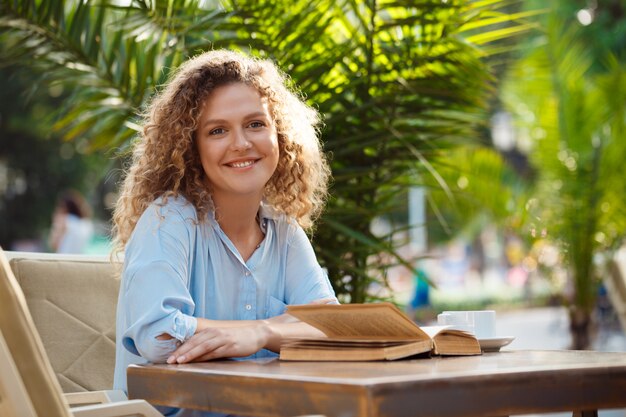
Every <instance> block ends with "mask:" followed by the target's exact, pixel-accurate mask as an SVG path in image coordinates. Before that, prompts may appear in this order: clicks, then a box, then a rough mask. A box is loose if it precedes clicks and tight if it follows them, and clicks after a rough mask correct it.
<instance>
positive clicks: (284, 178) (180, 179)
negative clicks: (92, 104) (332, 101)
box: [113, 50, 330, 250]
mask: <svg viewBox="0 0 626 417" xmlns="http://www.w3.org/2000/svg"><path fill="white" fill-rule="evenodd" d="M231 83H245V84H246V85H249V86H251V87H254V88H255V89H257V90H258V91H259V93H260V94H261V96H262V97H264V98H265V99H266V100H267V101H268V104H269V108H270V114H271V116H272V118H273V121H274V123H275V125H276V130H277V133H278V146H279V161H278V166H277V168H276V171H275V172H274V174H273V175H272V177H271V178H270V180H269V181H268V183H267V184H266V186H265V190H264V200H265V201H266V202H267V203H268V204H270V205H272V206H273V207H274V208H275V209H276V210H278V211H279V212H282V213H284V214H286V215H287V216H289V217H292V218H294V219H296V221H297V222H298V223H299V224H300V225H301V226H302V227H304V228H310V227H311V226H313V222H314V220H315V219H316V218H317V216H319V214H320V212H321V210H322V208H323V205H324V203H325V199H326V194H327V188H328V179H329V175H330V170H329V168H328V164H327V162H326V159H325V157H324V154H323V152H322V150H321V144H320V140H319V137H318V133H319V132H318V125H319V122H320V118H319V115H318V112H317V111H315V110H314V109H312V108H311V107H309V106H308V105H306V104H305V103H304V101H303V100H302V99H301V98H300V97H299V96H298V95H297V93H294V92H293V91H291V90H290V89H289V88H288V87H287V77H286V76H285V75H284V74H283V73H282V72H281V71H280V70H279V69H278V68H277V67H276V66H275V65H274V64H273V63H272V62H270V61H268V60H261V59H256V58H252V57H249V56H246V55H243V54H240V53H237V52H233V51H224V50H220V51H210V52H205V53H203V54H201V55H199V56H196V57H194V58H192V59H190V60H188V61H186V62H185V63H183V64H182V65H181V66H180V67H179V69H178V70H177V71H175V73H174V74H173V75H172V76H171V77H170V79H169V81H168V82H167V84H166V85H165V87H164V89H163V90H162V91H161V92H160V93H159V94H157V95H156V96H155V97H154V98H153V100H152V101H151V103H150V105H149V107H148V109H147V111H146V112H145V114H144V115H143V118H144V123H143V130H142V133H141V134H140V135H139V137H138V138H137V140H136V141H135V142H134V143H133V158H132V164H131V166H130V168H129V170H128V172H127V175H126V177H125V179H124V182H123V185H122V188H121V192H120V196H119V199H118V201H117V205H116V207H115V212H114V214H113V222H114V229H113V233H114V236H115V246H116V248H117V249H118V250H123V248H124V247H125V245H126V243H127V242H128V239H129V238H130V235H131V233H132V231H133V229H134V228H135V225H136V224H137V221H138V220H139V217H140V216H141V214H142V213H143V212H144V211H145V210H146V208H147V207H148V206H149V205H150V204H151V203H152V202H153V201H154V200H155V199H157V198H158V197H161V196H162V197H164V198H165V199H167V198H168V197H175V196H178V195H182V196H183V197H185V198H186V199H187V200H188V201H189V202H190V203H191V204H193V205H194V207H195V208H196V211H197V212H198V219H205V218H206V214H207V213H208V212H209V211H210V210H211V209H212V208H213V207H212V202H211V201H212V200H211V198H210V195H211V190H210V188H208V187H207V183H206V179H205V173H204V170H203V168H202V165H201V163H200V157H199V155H198V152H197V148H196V141H195V132H196V128H197V126H198V118H199V116H200V113H201V112H202V105H203V103H204V102H205V100H206V99H207V98H208V97H209V95H210V94H211V93H212V91H214V90H215V89H216V88H217V87H220V86H224V85H227V84H231Z"/></svg>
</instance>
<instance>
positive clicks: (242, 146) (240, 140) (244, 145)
mask: <svg viewBox="0 0 626 417" xmlns="http://www.w3.org/2000/svg"><path fill="white" fill-rule="evenodd" d="M251 147H252V143H250V141H249V140H248V138H247V137H246V133H245V132H244V131H243V129H235V130H234V131H233V138H232V142H231V148H232V149H233V150H235V151H245V150H247V149H250V148H251Z"/></svg>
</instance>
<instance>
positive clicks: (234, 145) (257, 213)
mask: <svg viewBox="0 0 626 417" xmlns="http://www.w3.org/2000/svg"><path fill="white" fill-rule="evenodd" d="M318 120H319V119H318V115H317V113H316V112H315V111H314V110H313V109H311V108H310V107H308V106H307V105H306V104H304V102H303V101H302V100H300V99H299V98H298V96H296V95H295V94H294V93H293V92H291V91H289V89H288V88H286V78H285V76H283V75H282V74H281V73H280V72H279V71H278V69H277V68H276V67H275V66H274V65H273V64H272V63H271V62H269V61H264V60H257V59H253V58H250V57H247V56H244V55H241V54H239V53H235V52H229V51H211V52H207V53H204V54H202V55H200V56H198V57H195V58H193V59H191V60H189V61H187V62H186V63H184V64H183V65H182V66H181V68H180V69H179V70H178V71H177V72H176V74H174V76H173V77H172V78H171V80H170V81H169V82H168V84H167V85H166V86H165V88H164V90H163V91H162V92H161V93H160V95H158V96H157V97H156V98H155V99H154V101H153V102H152V103H151V105H150V108H149V111H148V112H147V114H146V115H145V124H144V128H143V133H142V137H141V138H140V139H141V140H139V141H138V142H137V143H136V144H135V148H134V159H133V163H132V166H131V167H130V170H129V172H128V175H127V177H126V179H125V181H124V184H123V188H122V192H121V196H120V198H119V201H118V204H117V207H116V211H115V215H114V222H115V232H116V243H117V247H118V248H119V249H124V250H125V262H124V270H123V274H122V284H121V288H120V297H119V303H118V312H117V336H118V337H117V351H116V352H117V357H116V371H115V387H116V388H118V389H125V387H126V367H127V366H128V365H129V364H131V363H144V362H147V361H151V362H168V363H186V362H190V361H204V360H209V359H214V358H224V357H248V356H250V355H254V357H263V356H276V353H274V352H277V351H278V349H279V347H280V343H281V340H282V339H283V338H285V337H290V336H291V337H293V336H302V337H311V336H323V334H321V332H319V331H318V330H316V329H314V328H313V327H311V326H308V325H306V324H305V323H302V322H298V321H297V320H295V319H293V318H291V317H289V316H287V315H285V314H284V311H285V307H286V305H288V304H304V303H325V302H336V298H335V295H334V292H333V290H332V287H331V286H330V283H329V281H328V278H327V276H326V274H325V273H324V271H323V270H322V268H321V267H320V266H319V264H318V263H317V261H316V259H315V255H314V253H313V249H312V247H311V244H310V242H309V240H308V238H307V237H306V235H305V233H304V230H303V228H309V227H311V226H312V225H313V221H314V219H315V218H316V216H317V215H318V214H319V212H320V210H321V209H322V205H323V203H324V199H325V196H326V187H327V180H328V176H329V170H328V166H327V163H326V161H325V159H324V157H323V154H322V152H321V150H320V143H319V139H318V136H317V130H316V125H317V123H318Z"/></svg>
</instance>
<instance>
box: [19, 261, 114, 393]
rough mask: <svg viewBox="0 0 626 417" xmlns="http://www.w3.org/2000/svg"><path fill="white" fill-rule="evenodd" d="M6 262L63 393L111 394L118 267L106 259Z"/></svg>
mask: <svg viewBox="0 0 626 417" xmlns="http://www.w3.org/2000/svg"><path fill="white" fill-rule="evenodd" d="M7 256H8V258H9V263H10V266H11V269H12V270H13V272H14V274H15V276H16V279H17V282H18V283H19V285H20V287H21V288H22V291H23V293H24V295H25V298H26V302H27V304H28V308H29V310H30V312H31V315H32V317H33V320H34V323H35V326H36V327H37V330H38V332H39V334H40V336H41V340H42V341H43V346H44V348H45V350H46V353H47V354H48V357H49V359H50V363H51V364H52V368H53V369H54V371H55V374H56V376H57V378H58V380H59V383H60V384H61V388H62V389H63V391H64V392H80V391H97V390H109V389H111V388H112V387H113V373H114V369H115V309H116V304H117V296H118V291H119V285H120V280H119V277H118V276H119V269H118V268H119V265H117V264H112V263H111V262H110V260H109V258H108V257H107V256H86V255H58V254H35V253H24V252H7Z"/></svg>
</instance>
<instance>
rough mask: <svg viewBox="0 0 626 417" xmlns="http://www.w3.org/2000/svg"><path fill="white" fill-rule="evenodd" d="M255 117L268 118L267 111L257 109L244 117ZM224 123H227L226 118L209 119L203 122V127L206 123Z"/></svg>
mask: <svg viewBox="0 0 626 417" xmlns="http://www.w3.org/2000/svg"><path fill="white" fill-rule="evenodd" d="M254 117H263V118H266V119H267V118H268V116H267V113H264V112H261V111H257V112H254V113H250V114H248V115H246V116H245V117H244V119H252V118H254ZM224 123H227V121H226V120H225V119H209V120H205V121H204V123H202V127H204V126H206V125H219V124H224Z"/></svg>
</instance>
